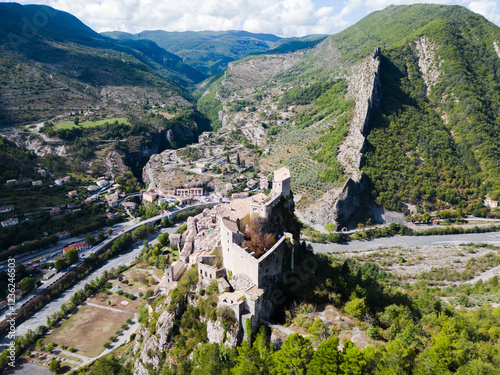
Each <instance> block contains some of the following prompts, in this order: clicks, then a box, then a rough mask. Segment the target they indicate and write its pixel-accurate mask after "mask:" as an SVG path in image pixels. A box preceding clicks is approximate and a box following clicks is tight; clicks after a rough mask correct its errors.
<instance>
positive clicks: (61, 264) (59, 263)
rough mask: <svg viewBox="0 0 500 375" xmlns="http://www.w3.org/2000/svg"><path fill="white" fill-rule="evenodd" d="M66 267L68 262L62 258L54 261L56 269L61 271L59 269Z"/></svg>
mask: <svg viewBox="0 0 500 375" xmlns="http://www.w3.org/2000/svg"><path fill="white" fill-rule="evenodd" d="M66 267H68V263H67V262H66V260H65V259H64V258H59V259H57V260H56V261H55V262H54V268H55V269H56V270H57V271H61V270H63V269H65V268H66Z"/></svg>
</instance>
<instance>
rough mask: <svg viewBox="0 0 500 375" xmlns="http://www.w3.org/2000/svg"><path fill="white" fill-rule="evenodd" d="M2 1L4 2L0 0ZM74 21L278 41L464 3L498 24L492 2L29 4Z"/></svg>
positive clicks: (498, 11)
mask: <svg viewBox="0 0 500 375" xmlns="http://www.w3.org/2000/svg"><path fill="white" fill-rule="evenodd" d="M0 1H2V2H4V0H0ZM18 2H20V3H22V4H44V5H49V6H51V7H53V8H56V9H59V10H64V11H66V12H69V13H71V14H73V15H74V16H76V17H78V18H79V19H80V20H81V21H83V22H84V23H85V24H86V25H88V26H90V27H91V28H92V29H94V30H95V31H98V32H102V31H114V30H117V31H126V32H131V33H137V32H140V31H143V30H166V31H201V30H246V31H249V32H253V33H270V34H275V35H279V36H282V37H292V36H305V35H310V34H334V33H337V32H339V31H341V30H343V29H345V28H347V27H349V26H350V25H353V24H355V23H356V22H357V21H359V20H360V19H361V18H363V17H364V16H366V15H367V14H369V13H371V12H373V11H376V10H381V9H384V8H385V7H387V6H389V5H391V4H394V5H407V4H414V3H434V4H450V5H451V4H452V5H462V6H465V7H467V8H469V9H470V10H472V11H474V12H476V13H479V14H481V15H483V16H484V17H486V18H487V19H488V20H490V21H491V22H493V23H495V24H497V25H499V26H500V5H499V4H498V1H495V0H480V1H477V0H475V1H470V0H435V1H425V0H420V1H412V0H160V1H158V0H80V1H75V0H28V1H24V0H21V1H18Z"/></svg>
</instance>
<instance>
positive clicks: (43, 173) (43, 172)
mask: <svg viewBox="0 0 500 375" xmlns="http://www.w3.org/2000/svg"><path fill="white" fill-rule="evenodd" d="M37 173H38V174H39V175H40V176H45V173H46V171H45V169H39V170H38V171H37Z"/></svg>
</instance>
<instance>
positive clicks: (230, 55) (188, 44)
mask: <svg viewBox="0 0 500 375" xmlns="http://www.w3.org/2000/svg"><path fill="white" fill-rule="evenodd" d="M103 35H106V36H109V37H111V38H115V39H119V40H125V39H131V40H139V39H149V40H152V41H154V42H156V43H157V44H158V45H159V46H160V47H162V48H164V49H165V50H167V51H169V52H172V53H175V54H176V55H178V56H180V57H181V58H182V59H183V61H184V62H185V63H186V64H188V65H190V66H192V67H194V68H195V69H197V70H198V71H200V72H202V73H203V74H204V75H205V76H207V77H208V76H211V75H213V74H216V73H217V72H219V71H221V70H222V69H224V68H225V67H226V66H227V64H228V63H229V62H231V61H235V60H239V59H241V58H243V57H245V56H246V55H248V54H250V53H253V52H259V51H267V50H268V49H269V48H270V46H271V45H272V44H273V43H275V42H277V41H279V40H280V39H281V38H280V37H277V36H275V35H271V34H253V33H249V32H246V31H186V32H168V31H162V30H149V31H148V30H146V31H142V32H140V33H138V34H129V33H124V32H117V31H112V32H105V33H103Z"/></svg>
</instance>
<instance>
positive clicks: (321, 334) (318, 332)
mask: <svg viewBox="0 0 500 375" xmlns="http://www.w3.org/2000/svg"><path fill="white" fill-rule="evenodd" d="M307 332H308V333H309V337H310V339H311V340H312V341H313V343H314V344H316V345H319V344H320V343H321V342H322V341H323V340H326V339H327V338H328V325H327V324H326V323H323V322H322V321H321V320H320V319H315V320H314V322H313V324H312V326H311V327H309V329H308V330H307Z"/></svg>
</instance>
